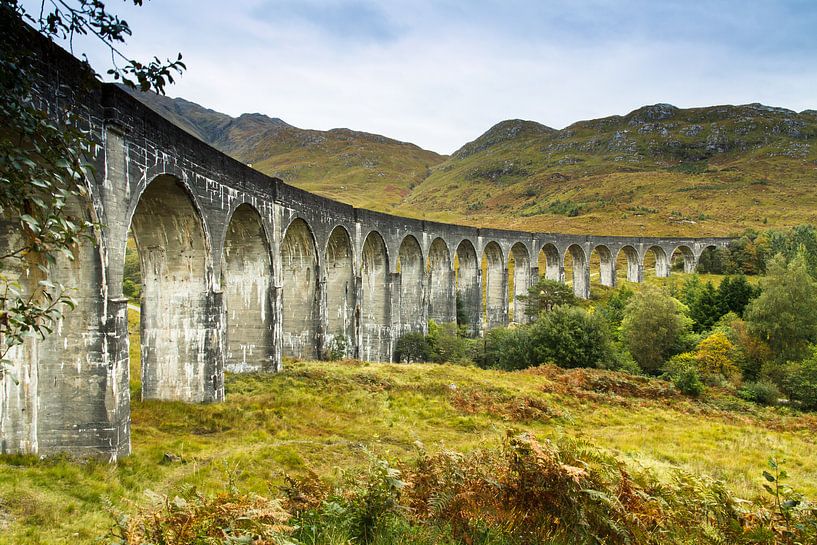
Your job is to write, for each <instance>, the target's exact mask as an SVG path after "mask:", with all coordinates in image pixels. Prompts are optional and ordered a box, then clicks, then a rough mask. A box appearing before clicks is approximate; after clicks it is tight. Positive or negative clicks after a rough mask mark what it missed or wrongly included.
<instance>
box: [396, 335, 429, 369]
mask: <svg viewBox="0 0 817 545" xmlns="http://www.w3.org/2000/svg"><path fill="white" fill-rule="evenodd" d="M394 359H395V360H396V361H399V362H401V363H414V362H421V361H429V360H430V359H431V349H430V348H429V346H428V341H427V340H426V337H425V335H423V334H422V333H416V332H411V333H405V334H403V335H402V336H401V337H400V338H399V339H397V344H396V345H395V347H394Z"/></svg>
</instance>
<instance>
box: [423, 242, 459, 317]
mask: <svg viewBox="0 0 817 545" xmlns="http://www.w3.org/2000/svg"><path fill="white" fill-rule="evenodd" d="M427 274H428V281H427V284H426V285H427V286H428V319H429V320H434V321H435V322H437V323H438V324H447V323H452V322H455V321H456V319H457V316H456V304H455V301H454V281H453V274H454V271H453V269H452V264H451V254H450V252H449V251H448V246H447V245H446V243H445V242H444V241H443V239H441V238H435V239H434V240H433V241H432V243H431V247H430V248H429V251H428V261H427Z"/></svg>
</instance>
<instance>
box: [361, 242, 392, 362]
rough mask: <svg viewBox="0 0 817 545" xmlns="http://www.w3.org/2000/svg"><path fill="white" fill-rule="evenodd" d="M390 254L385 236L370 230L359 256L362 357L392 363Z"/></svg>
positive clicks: (367, 359)
mask: <svg viewBox="0 0 817 545" xmlns="http://www.w3.org/2000/svg"><path fill="white" fill-rule="evenodd" d="M388 275H389V255H388V251H387V249H386V243H385V242H384V241H383V237H382V236H381V235H380V233H378V232H377V231H370V232H369V234H368V235H367V236H366V240H365V241H364V242H363V248H362V251H361V256H360V280H361V289H360V348H359V353H360V358H361V359H363V360H366V361H391V359H392V350H391V341H392V339H391V292H390V290H389V282H388Z"/></svg>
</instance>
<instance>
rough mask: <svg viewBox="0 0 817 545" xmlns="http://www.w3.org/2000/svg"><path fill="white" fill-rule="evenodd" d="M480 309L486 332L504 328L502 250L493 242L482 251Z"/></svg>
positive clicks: (505, 317)
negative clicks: (481, 300) (481, 309)
mask: <svg viewBox="0 0 817 545" xmlns="http://www.w3.org/2000/svg"><path fill="white" fill-rule="evenodd" d="M482 273H483V277H482V278H483V283H482V296H483V302H482V308H483V312H484V314H483V319H484V323H485V328H486V330H488V329H493V328H495V327H500V326H504V325H505V322H506V319H507V316H508V314H507V306H506V302H505V299H506V298H505V292H506V289H507V286H506V283H505V259H504V258H503V256H502V248H501V247H500V246H499V244H497V243H496V242H494V241H491V242H489V243H488V244H486V245H485V249H484V250H483V251H482Z"/></svg>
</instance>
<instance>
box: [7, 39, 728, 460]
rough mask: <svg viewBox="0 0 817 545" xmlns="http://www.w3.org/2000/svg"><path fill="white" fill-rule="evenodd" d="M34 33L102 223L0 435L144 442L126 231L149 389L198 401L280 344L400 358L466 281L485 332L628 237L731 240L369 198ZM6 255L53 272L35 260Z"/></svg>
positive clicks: (465, 307)
mask: <svg viewBox="0 0 817 545" xmlns="http://www.w3.org/2000/svg"><path fill="white" fill-rule="evenodd" d="M0 39H14V38H13V37H8V36H7V37H3V38H0ZM23 39H26V40H29V41H34V42H37V40H40V41H39V42H37V43H39V44H40V45H39V46H37V47H39V48H40V49H41V50H42V55H41V57H42V59H41V60H42V63H43V74H44V75H43V78H42V81H41V82H40V85H39V86H38V88H37V96H36V99H37V100H38V101H39V105H40V107H41V108H42V109H43V110H46V111H48V112H49V114H50V115H52V116H53V117H54V118H55V119H58V118H62V117H64V116H65V114H66V112H69V111H70V112H73V113H74V114H75V115H78V116H79V118H81V119H83V120H84V122H85V123H86V124H87V127H88V128H89V129H90V130H91V132H92V134H93V136H94V137H95V139H96V140H97V141H98V142H99V143H100V146H99V148H98V150H97V151H96V154H95V155H94V156H93V157H91V158H90V159H91V161H92V163H93V164H94V166H95V172H94V174H93V175H91V176H90V177H89V179H88V187H89V190H90V193H91V196H92V200H93V205H92V206H88V207H80V206H79V205H78V208H77V213H79V214H83V215H84V216H85V217H87V218H89V219H91V220H94V221H96V222H98V223H99V225H101V229H99V231H98V233H97V243H96V244H95V245H94V244H84V245H82V246H81V247H79V248H78V249H77V250H76V256H77V257H76V259H75V260H74V261H68V260H65V261H62V262H59V263H57V264H56V265H55V266H53V267H52V275H53V277H54V279H55V280H57V281H59V282H61V283H63V284H64V285H66V286H75V287H76V292H75V299H76V300H77V302H78V306H77V308H76V310H74V311H72V312H68V313H66V315H65V317H64V319H63V320H62V322H61V323H60V324H59V327H58V328H57V330H56V331H55V333H54V334H52V335H50V336H48V337H47V338H45V339H44V340H36V339H31V340H29V341H28V342H27V343H26V344H24V345H23V346H21V347H18V348H15V349H13V351H12V353H11V354H10V355H9V357H10V360H11V362H12V368H11V370H10V373H9V372H7V373H5V374H4V377H3V378H2V379H0V451H1V452H2V453H35V454H43V455H45V454H51V453H55V452H62V451H67V452H70V453H73V454H77V455H103V456H107V457H109V458H111V459H116V458H117V457H119V456H123V455H126V454H128V453H129V452H130V393H129V378H130V369H129V364H130V359H129V340H128V327H127V307H128V300H127V299H126V298H125V297H124V295H123V293H122V278H123V269H124V261H125V250H126V244H127V240H128V236H129V235H128V233H129V232H130V233H131V234H132V236H133V237H134V239H135V241H136V244H137V247H138V250H139V255H140V260H141V270H142V275H143V291H142V293H143V295H142V301H141V361H142V368H141V376H142V397H143V398H145V399H148V398H151V399H164V400H182V401H188V402H216V401H220V400H222V399H223V397H224V372H225V371H231V372H246V371H277V370H279V369H280V368H281V359H282V356H287V357H293V358H305V359H310V358H321V357H324V356H325V355H326V354H327V353H329V352H330V351H333V350H334V351H337V350H341V351H345V352H346V355H348V356H350V357H356V358H361V359H364V360H369V361H391V360H392V357H393V351H394V345H395V342H396V341H397V339H398V338H399V337H400V336H401V335H402V334H404V333H407V332H425V331H426V327H427V326H426V324H427V323H428V321H429V320H435V321H437V322H454V321H455V320H456V317H457V303H456V301H457V299H458V298H459V300H460V301H461V315H464V316H465V317H466V320H465V321H466V323H467V324H468V328H469V330H470V333H471V334H472V335H480V334H482V333H484V332H485V331H486V330H488V329H490V328H492V327H497V326H503V325H506V324H508V322H509V321H510V320H511V318H512V319H513V320H514V321H517V322H519V321H524V319H525V313H524V308H523V304H522V301H520V300H519V298H518V296H519V295H522V294H525V293H526V292H527V288H528V287H529V286H531V285H532V284H533V283H535V281H536V279H537V278H538V277H539V276H540V275H544V276H546V277H547V278H551V279H554V280H559V281H564V280H565V267H566V265H567V266H569V267H572V279H571V280H572V284H573V289H574V291H575V293H576V295H577V296H579V297H583V298H586V297H588V296H589V293H590V278H591V274H593V275H596V274H597V275H598V276H599V279H600V281H601V283H602V284H604V285H606V286H615V285H616V283H617V282H618V281H619V280H620V279H619V278H617V277H616V266H615V264H616V261H617V259H618V258H619V256H624V257H626V263H627V266H626V276H627V279H628V280H630V281H635V282H639V281H641V280H642V278H643V275H644V263H645V258H646V256H647V254H648V253H650V254H652V255H654V261H655V273H656V275H657V276H668V275H669V274H670V263H671V257H672V256H673V254H676V255H680V256H681V257H682V258H683V263H684V268H685V270H686V271H692V270H694V268H695V266H696V264H697V262H698V259H699V257H700V255H701V253H702V252H703V251H704V250H705V249H706V248H709V247H712V246H723V245H725V244H726V243H727V240H726V239H682V238H648V237H609V236H591V235H563V234H555V233H530V232H522V231H508V230H498V229H478V228H473V227H466V226H461V225H448V224H442V223H435V222H430V221H422V220H416V219H410V218H404V217H399V216H392V215H388V214H382V213H378V212H372V211H369V210H362V209H357V208H353V207H351V206H348V205H345V204H341V203H339V202H335V201H332V200H329V199H325V198H322V197H319V196H317V195H314V194H311V193H308V192H306V191H302V190H299V189H296V188H294V187H291V186H289V185H287V184H285V183H284V182H282V181H281V180H279V179H276V178H270V177H268V176H265V175H263V174H261V173H259V172H257V171H255V170H253V169H251V168H249V167H248V166H246V165H244V164H241V163H239V162H237V161H235V160H233V159H231V158H229V157H227V156H226V155H224V154H222V153H220V152H219V151H217V150H215V149H213V148H212V147H209V146H208V145H206V144H204V143H202V142H201V141H199V140H197V139H196V138H194V137H193V136H191V135H189V134H188V133H186V132H184V131H183V130H181V129H179V128H178V127H176V126H175V125H173V124H171V123H170V122H168V121H167V120H166V119H164V118H162V117H160V116H159V115H158V114H156V113H154V112H153V111H152V110H150V109H148V108H147V107H145V106H143V105H142V104H141V103H140V102H138V101H137V100H136V99H134V98H133V97H131V96H130V95H128V94H127V93H125V92H123V91H122V90H121V89H119V88H117V87H116V86H113V85H107V84H96V85H93V86H91V89H90V90H88V87H87V86H84V85H83V84H82V77H81V76H80V73H81V70H80V67H79V62H78V61H76V59H74V58H73V57H71V56H70V55H68V54H67V53H65V52H64V51H62V50H59V49H57V48H55V47H53V46H51V45H50V44H48V43H45V42H44V41H43V40H41V38H40V37H39V35H33V36H30V35H28V34H26V35H25V36H24V38H23ZM18 229H19V225H17V224H16V223H10V222H8V221H6V222H5V223H4V224H3V225H2V227H1V228H0V233H1V236H0V245H2V246H3V247H4V248H6V247H9V248H10V247H11V246H12V245H13V243H14V239H15V237H16V236H17V235H16V233H17V232H18V231H17V230H18ZM3 253H5V252H3ZM593 254H596V255H598V264H597V265H595V266H594V270H591V259H590V258H591V255H593ZM510 262H512V263H513V266H512V267H511V270H512V271H513V273H512V275H510V276H509V273H508V271H509V263H510ZM483 263H484V265H483ZM540 264H541V266H540ZM5 273H6V275H7V276H9V277H11V278H17V279H19V281H20V283H21V284H22V285H23V286H27V289H29V290H30V289H33V287H34V286H36V281H35V280H36V279H35V278H34V277H33V273H32V272H31V271H30V270H26V269H16V270H7V271H5ZM511 286H512V288H511ZM12 375H13V376H14V377H15V378H16V382H15V381H14V380H11V379H10V376H12Z"/></svg>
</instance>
